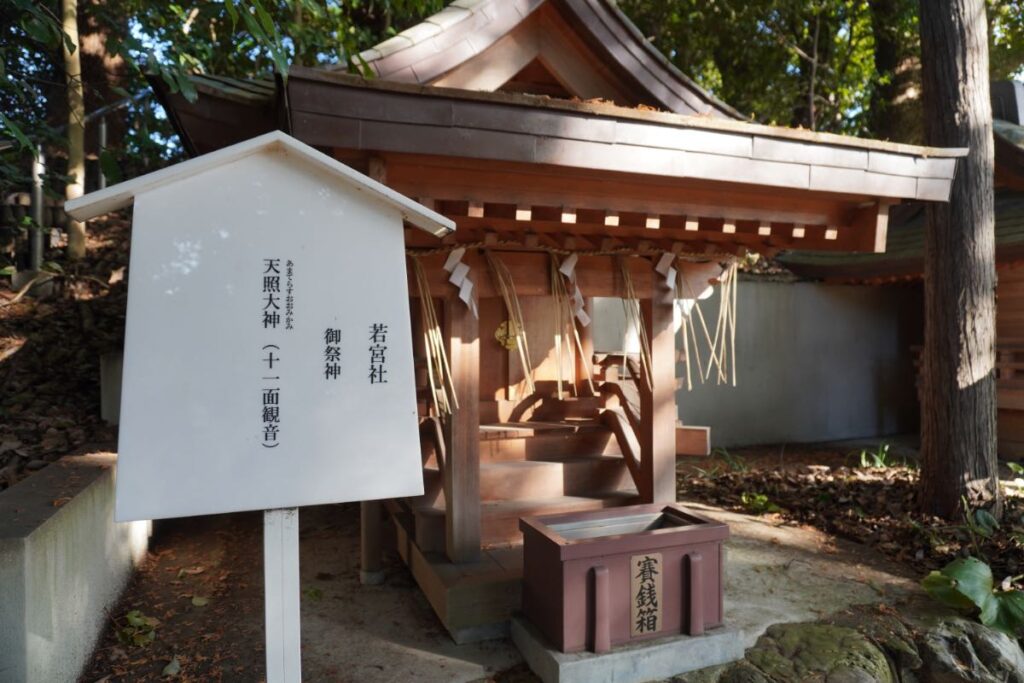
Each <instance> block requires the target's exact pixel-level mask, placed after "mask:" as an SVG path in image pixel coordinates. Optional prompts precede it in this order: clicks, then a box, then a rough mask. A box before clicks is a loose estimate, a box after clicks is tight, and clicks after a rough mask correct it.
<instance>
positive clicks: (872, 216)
mask: <svg viewBox="0 0 1024 683" xmlns="http://www.w3.org/2000/svg"><path fill="white" fill-rule="evenodd" d="M890 206H891V205H890V204H889V203H888V202H872V203H871V204H867V205H864V206H860V207H857V208H856V209H854V210H852V211H850V212H849V213H848V215H847V221H846V223H845V225H849V226H850V228H852V232H853V235H852V236H851V237H852V239H853V241H854V243H855V245H856V247H855V248H856V250H857V251H867V252H874V253H882V252H884V251H885V243H886V239H887V238H888V234H889V207H890Z"/></svg>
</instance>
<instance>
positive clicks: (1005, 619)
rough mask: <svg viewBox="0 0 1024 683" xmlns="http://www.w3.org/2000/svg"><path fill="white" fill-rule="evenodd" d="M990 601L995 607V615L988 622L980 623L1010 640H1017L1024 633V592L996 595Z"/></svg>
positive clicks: (982, 621)
mask: <svg viewBox="0 0 1024 683" xmlns="http://www.w3.org/2000/svg"><path fill="white" fill-rule="evenodd" d="M992 601H993V602H994V603H995V604H996V606H997V607H996V610H995V613H994V615H993V616H992V618H991V619H990V620H989V621H986V620H985V619H982V620H981V623H983V624H985V625H986V626H991V627H992V628H994V629H996V630H998V631H1002V632H1003V633H1005V634H1006V635H1008V636H1010V637H1011V638H1019V637H1020V635H1021V632H1024V591H1007V592H1005V593H996V594H995V595H993V596H992Z"/></svg>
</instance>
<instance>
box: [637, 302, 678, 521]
mask: <svg viewBox="0 0 1024 683" xmlns="http://www.w3.org/2000/svg"><path fill="white" fill-rule="evenodd" d="M672 306H673V302H672V290H670V289H668V288H667V287H665V286H663V285H662V284H661V283H658V284H656V285H655V291H654V292H653V295H652V298H651V299H649V300H645V301H643V302H642V307H643V314H644V325H645V326H646V327H647V338H648V339H649V340H650V343H651V374H652V375H653V376H652V381H651V384H652V385H653V390H652V391H647V390H646V389H644V390H642V391H641V392H640V434H639V435H638V436H639V437H640V482H639V484H640V496H641V498H642V500H643V502H645V503H668V502H673V503H674V502H675V500H676V420H677V419H678V415H677V412H676V355H675V354H676V348H675V342H676V340H675V330H674V328H673V325H672ZM641 386H643V383H642V384H641Z"/></svg>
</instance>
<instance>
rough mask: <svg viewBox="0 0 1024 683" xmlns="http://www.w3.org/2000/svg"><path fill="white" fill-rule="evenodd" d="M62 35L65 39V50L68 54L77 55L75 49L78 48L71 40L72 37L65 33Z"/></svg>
mask: <svg viewBox="0 0 1024 683" xmlns="http://www.w3.org/2000/svg"><path fill="white" fill-rule="evenodd" d="M60 35H61V38H63V39H64V48H65V49H66V50H67V51H68V54H72V55H73V54H75V49H76V48H77V46H76V45H75V41H73V40H71V36H69V35H68V34H67V33H65V32H64V31H61V32H60Z"/></svg>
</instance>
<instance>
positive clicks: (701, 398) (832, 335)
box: [594, 280, 921, 447]
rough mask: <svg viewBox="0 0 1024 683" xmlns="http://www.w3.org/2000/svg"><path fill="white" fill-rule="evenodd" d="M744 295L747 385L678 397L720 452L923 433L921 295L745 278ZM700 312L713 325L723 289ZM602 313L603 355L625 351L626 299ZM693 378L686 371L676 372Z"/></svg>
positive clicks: (742, 372) (740, 345) (604, 302)
mask: <svg viewBox="0 0 1024 683" xmlns="http://www.w3.org/2000/svg"><path fill="white" fill-rule="evenodd" d="M737 298H738V302H737V310H738V315H737V336H736V346H737V356H738V364H737V371H738V386H737V387H736V388H733V387H731V386H716V385H715V384H714V382H711V383H709V384H706V385H703V386H696V385H695V386H694V388H693V390H692V391H687V390H686V389H682V390H680V391H679V392H678V393H677V395H676V404H677V406H678V409H679V415H680V418H681V419H682V420H683V422H684V423H685V424H692V425H706V426H710V427H711V443H712V445H713V446H724V447H729V446H739V445H752V444H773V443H801V442H815V441H831V440H839V439H850V438H859V437H872V436H880V435H885V434H895V433H900V432H912V431H915V430H916V429H917V402H916V397H915V390H914V373H913V366H912V358H911V354H910V347H911V346H913V345H914V344H919V343H920V334H921V332H920V329H921V323H920V320H921V297H920V292H919V290H918V289H916V288H913V287H902V286H900V287H852V286H839V285H824V284H818V283H777V282H763V281H746V280H741V281H740V284H739V292H738V293H737ZM701 306H702V309H703V311H704V315H705V317H706V319H707V320H708V324H709V325H713V324H714V320H715V319H716V317H717V315H718V294H717V292H716V294H715V295H714V297H713V298H712V299H710V300H708V301H705V302H701ZM594 309H595V315H594V320H595V322H594V325H595V328H594V347H595V349H596V350H597V351H598V352H602V351H613V350H620V349H622V348H623V341H622V340H623V336H624V334H625V319H624V316H623V313H622V305H621V301H620V300H619V299H597V300H595V304H594ZM626 336H627V337H628V336H630V335H626ZM678 339H679V338H678V337H677V345H678V343H679V341H678ZM633 343H635V342H633ZM631 345H632V343H631V342H630V341H629V340H627V342H626V346H627V348H628V347H629V346H631ZM705 357H706V356H705ZM684 372H685V368H684V366H682V365H679V366H677V376H681V375H682V374H683V373H684Z"/></svg>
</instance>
